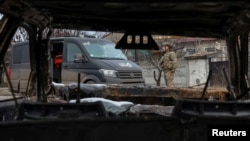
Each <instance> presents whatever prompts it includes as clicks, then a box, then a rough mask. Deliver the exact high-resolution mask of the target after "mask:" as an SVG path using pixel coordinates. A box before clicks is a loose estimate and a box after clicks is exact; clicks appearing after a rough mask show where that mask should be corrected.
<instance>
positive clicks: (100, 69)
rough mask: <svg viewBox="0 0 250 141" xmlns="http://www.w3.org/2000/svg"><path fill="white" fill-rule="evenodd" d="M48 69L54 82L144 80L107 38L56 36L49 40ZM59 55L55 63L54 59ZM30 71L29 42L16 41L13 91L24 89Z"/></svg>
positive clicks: (12, 54)
mask: <svg viewBox="0 0 250 141" xmlns="http://www.w3.org/2000/svg"><path fill="white" fill-rule="evenodd" d="M50 51H51V52H50V54H51V55H50V58H49V61H50V63H49V65H50V73H51V78H52V80H53V81H54V82H57V83H64V84H69V83H72V82H77V79H78V74H79V73H80V75H81V82H82V83H88V84H144V83H145V80H144V78H143V74H142V69H141V67H140V66H139V65H137V64H136V63H134V62H132V61H130V60H128V59H127V57H126V56H125V55H124V54H123V52H122V51H121V50H119V49H115V44H114V43H113V42H111V41H109V40H105V39H96V38H81V37H57V38H52V39H51V41H50ZM57 55H59V57H62V58H61V59H62V63H61V64H60V66H59V67H58V66H57V65H56V64H55V60H56V58H57V57H58V56H57ZM29 73H30V59H29V42H28V41H27V42H22V43H16V44H14V45H13V46H12V49H11V60H10V79H11V82H12V84H13V89H14V91H19V92H24V91H25V90H26V87H27V84H28V78H29Z"/></svg>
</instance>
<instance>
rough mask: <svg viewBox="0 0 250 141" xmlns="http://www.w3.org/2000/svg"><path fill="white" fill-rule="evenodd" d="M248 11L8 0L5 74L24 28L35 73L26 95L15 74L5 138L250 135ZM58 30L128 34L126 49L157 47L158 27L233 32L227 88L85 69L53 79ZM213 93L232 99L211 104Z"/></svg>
mask: <svg viewBox="0 0 250 141" xmlns="http://www.w3.org/2000/svg"><path fill="white" fill-rule="evenodd" d="M249 8H250V3H249V1H248V0H237V1H235V0H217V1H211V0H210V1H207V0H197V1H194V0H180V1H173V0H158V1H153V0H145V1H131V0H127V1H125V0H120V1H117V0H114V1H103V0H92V1H80V0H71V1H53V0H43V1H42V0H32V1H29V0H1V1H0V12H1V13H2V14H3V17H2V18H1V21H0V57H1V58H0V62H1V64H2V65H3V66H4V67H3V69H4V70H5V72H7V69H6V67H5V63H4V56H5V54H6V52H7V50H8V48H9V46H10V44H11V41H12V38H13V36H14V34H15V32H16V30H17V29H18V27H23V28H25V29H26V30H27V32H28V34H29V43H30V52H31V53H30V68H31V72H30V79H29V84H28V86H27V91H26V93H25V96H29V97H28V98H27V97H24V98H23V97H21V98H20V95H18V94H16V93H14V92H13V89H12V83H11V81H10V80H9V77H8V75H7V79H8V80H9V88H10V91H11V92H12V95H13V99H11V100H3V101H1V102H0V116H1V119H2V120H1V122H0V132H1V133H2V134H1V136H0V140H4V141H5V140H51V141H52V140H53V141H55V140H61V141H66V140H93V141H97V140H143V141H147V140H175V141H176V140H188V141H191V140H192V141H193V140H212V139H217V138H218V136H237V139H238V138H239V139H242V140H247V139H249V134H250V129H249V125H250V120H249V116H250V112H249V108H250V103H249V90H250V88H249V87H250V86H249V78H248V77H249V74H250V73H249V27H250V26H249V25H250V24H249V23H250V17H249V14H250V11H249ZM53 29H78V30H94V31H106V32H122V33H125V34H124V36H123V37H122V38H121V40H120V41H119V42H118V43H117V44H116V48H119V49H147V50H159V46H158V44H156V42H155V41H154V39H153V38H152V35H154V34H159V35H169V36H172V35H173V36H191V37H208V38H219V39H225V40H226V44H227V47H228V55H229V56H228V57H229V71H228V72H227V73H226V72H225V74H226V75H225V76H227V77H226V78H227V82H228V85H227V90H228V91H227V92H226V93H221V92H215V93H209V92H207V91H206V90H207V85H205V87H204V89H203V90H202V91H201V92H200V91H198V90H195V91H183V89H168V88H167V89H165V88H164V89H155V88H152V87H145V86H137V87H127V86H124V85H112V86H107V85H92V84H82V83H81V81H80V76H78V81H77V82H76V83H73V84H70V85H63V84H57V83H53V82H51V81H50V79H49V66H48V55H49V51H48V48H49V46H48V45H49V42H50V36H51V32H52V30H53ZM128 38H131V39H132V42H129V43H128V40H127V39H128ZM136 39H138V40H137V41H135V40H136ZM145 40H146V42H145ZM208 81H209V77H208ZM128 92H131V93H128ZM55 94H59V95H60V97H62V99H57V96H55ZM209 94H210V95H222V96H223V97H225V98H222V99H223V100H212V101H209V100H208V97H209ZM188 95H195V96H196V97H195V99H194V98H192V99H190V98H189V97H188ZM31 96H34V98H35V99H33V97H31ZM215 129H216V130H215ZM219 131H222V132H220V133H218V132H219Z"/></svg>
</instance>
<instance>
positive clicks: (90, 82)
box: [86, 80, 96, 84]
mask: <svg viewBox="0 0 250 141" xmlns="http://www.w3.org/2000/svg"><path fill="white" fill-rule="evenodd" d="M86 84H96V82H95V81H93V80H89V81H87V82H86Z"/></svg>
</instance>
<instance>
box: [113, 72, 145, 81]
mask: <svg viewBox="0 0 250 141" xmlns="http://www.w3.org/2000/svg"><path fill="white" fill-rule="evenodd" d="M118 75H119V78H120V79H135V78H142V72H119V73H118Z"/></svg>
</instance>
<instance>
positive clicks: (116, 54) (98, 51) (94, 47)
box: [83, 41, 127, 60]
mask: <svg viewBox="0 0 250 141" xmlns="http://www.w3.org/2000/svg"><path fill="white" fill-rule="evenodd" d="M83 46H84V47H85V48H86V50H87V52H88V53H89V55H90V56H91V57H92V58H99V59H122V60H127V57H126V56H125V55H124V54H123V52H122V51H121V50H120V49H116V48H115V44H114V43H112V42H108V41H87V42H86V41H84V42H83Z"/></svg>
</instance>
